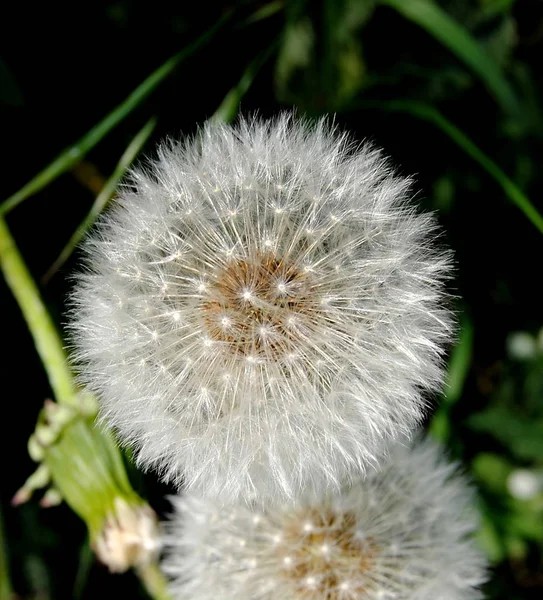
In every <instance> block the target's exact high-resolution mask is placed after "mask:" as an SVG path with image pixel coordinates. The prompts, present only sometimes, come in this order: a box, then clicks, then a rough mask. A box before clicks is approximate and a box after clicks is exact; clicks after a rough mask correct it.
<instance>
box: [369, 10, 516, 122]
mask: <svg viewBox="0 0 543 600" xmlns="http://www.w3.org/2000/svg"><path fill="white" fill-rule="evenodd" d="M381 4H386V5H388V6H390V7H392V8H394V9H395V10H397V11H398V12H399V13H400V14H401V15H403V16H404V17H405V18H406V19H409V20H410V21H412V22H413V23H416V24H417V25H419V26H420V27H422V28H423V29H425V30H426V31H427V32H428V33H429V34H430V35H432V36H434V37H435V38H436V39H437V40H439V41H440V42H441V43H442V44H443V45H444V46H446V47H447V48H448V49H449V50H450V51H451V52H453V53H454V54H455V55H456V57H457V58H458V59H459V60H461V61H462V62H463V63H464V64H466V65H467V66H468V67H469V68H470V69H471V70H472V71H473V72H474V73H475V74H476V75H477V76H478V77H479V79H481V81H482V82H483V83H484V84H485V86H486V87H487V88H488V90H489V91H490V93H491V94H493V96H494V97H495V98H496V101H497V102H498V104H499V105H500V106H501V108H502V109H503V110H504V111H505V112H506V113H508V114H509V115H514V116H517V115H519V114H520V104H519V101H518V98H517V97H516V94H515V92H514V91H513V89H512V88H511V86H510V85H509V83H508V81H507V80H506V79H505V77H504V75H503V73H502V71H501V70H500V68H499V67H498V65H497V64H496V63H495V62H494V61H493V60H492V59H491V58H490V57H489V56H488V55H487V54H486V53H485V52H484V50H483V49H482V48H481V46H480V45H479V43H478V42H477V40H476V39H474V38H473V36H472V35H471V34H470V32H469V31H468V30H467V29H466V28H465V27H464V26H462V25H461V24H460V23H457V22H456V21H454V19H452V18H451V17H450V16H449V15H448V14H447V13H446V12H445V11H444V10H443V9H442V8H440V7H439V6H438V5H437V4H436V3H435V2H433V1H432V0H381Z"/></svg>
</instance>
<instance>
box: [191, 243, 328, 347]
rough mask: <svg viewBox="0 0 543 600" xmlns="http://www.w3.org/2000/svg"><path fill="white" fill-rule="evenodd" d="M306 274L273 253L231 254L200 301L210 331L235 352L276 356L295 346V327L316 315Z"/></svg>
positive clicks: (313, 286)
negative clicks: (237, 257)
mask: <svg viewBox="0 0 543 600" xmlns="http://www.w3.org/2000/svg"><path fill="white" fill-rule="evenodd" d="M315 287H316V284H315V283H314V282H312V281H311V278H310V274H309V273H308V272H307V271H305V270H303V269H300V268H299V267H298V266H297V265H296V264H293V263H292V262H288V261H286V260H283V259H282V258H280V257H278V256H276V255H275V254H274V253H271V252H270V253H259V252H255V254H254V256H250V257H246V258H243V259H241V260H240V259H236V260H232V261H230V262H228V263H226V264H225V265H224V267H223V268H222V269H221V270H220V271H219V272H218V273H217V274H216V276H215V277H214V280H213V282H212V283H211V284H210V286H209V289H208V293H207V294H206V299H205V300H203V301H202V303H201V304H200V309H201V311H202V314H203V320H204V323H205V325H206V328H207V330H208V333H209V335H210V337H211V338H212V339H214V340H217V341H219V342H223V343H224V344H225V345H227V347H228V349H229V350H230V351H231V352H232V353H233V354H239V355H243V356H244V357H255V358H257V357H265V356H269V357H271V358H274V359H277V358H278V357H279V356H286V355H290V354H292V353H294V352H295V350H296V347H295V346H296V337H297V336H296V332H297V331H299V328H300V325H301V323H302V321H305V322H307V319H308V318H309V319H311V317H312V316H314V315H315V309H316V304H315V299H314V296H315V293H314V288H315Z"/></svg>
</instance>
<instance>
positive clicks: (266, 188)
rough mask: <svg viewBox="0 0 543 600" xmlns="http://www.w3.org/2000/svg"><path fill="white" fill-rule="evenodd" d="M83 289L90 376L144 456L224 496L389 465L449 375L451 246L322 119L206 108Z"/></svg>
mask: <svg viewBox="0 0 543 600" xmlns="http://www.w3.org/2000/svg"><path fill="white" fill-rule="evenodd" d="M132 183H133V186H132V187H131V186H128V185H127V186H125V188H124V190H122V191H121V192H120V194H119V198H118V200H117V202H116V206H115V208H113V209H112V210H111V211H110V212H109V214H107V215H106V216H105V217H104V218H103V219H102V222H101V225H100V226H99V228H98V230H97V231H96V232H95V233H94V235H93V236H91V237H90V239H89V240H88V241H87V244H86V270H85V272H84V273H82V274H80V275H79V276H78V286H77V289H76V291H75V293H74V296H73V316H74V318H73V327H72V329H73V344H74V346H75V357H76V359H77V361H78V363H79V364H80V369H81V376H82V380H83V382H84V383H85V384H86V385H87V386H88V388H89V389H90V390H91V391H92V392H94V393H96V395H97V396H98V397H99V400H100V402H101V410H102V415H103V416H104V417H105V418H107V420H108V421H109V422H110V423H111V424H112V425H114V426H115V427H116V428H117V429H118V431H119V433H120V435H121V437H122V438H123V440H124V441H126V442H129V443H132V444H133V445H134V446H135V449H136V454H137V458H138V460H139V463H140V464H141V465H143V466H154V467H155V468H157V469H158V470H159V471H160V473H161V474H162V475H163V476H164V478H165V479H168V480H174V481H176V482H177V483H180V482H181V481H183V482H184V483H185V484H186V486H187V487H188V488H189V489H191V490H194V491H197V492H199V493H202V494H204V495H206V496H210V497H220V498H221V499H222V500H223V501H225V502H227V501H232V500H235V499H239V498H243V499H255V500H258V501H262V502H267V501H273V500H283V499H291V500H292V499H295V498H297V497H298V496H299V495H300V494H301V491H302V490H308V489H313V490H314V491H315V493H317V494H319V493H320V492H321V491H322V490H323V489H328V488H335V489H339V482H340V481H345V480H346V479H349V477H351V476H355V475H354V474H356V476H358V474H359V473H360V472H365V471H366V470H368V469H371V468H373V467H374V466H375V465H376V464H377V463H378V462H379V460H380V459H381V458H382V455H383V454H384V452H385V448H386V447H387V446H388V443H389V442H390V441H391V440H393V439H395V438H399V437H401V436H403V435H409V434H410V432H411V431H412V430H413V429H414V428H415V427H416V426H417V424H418V423H419V421H420V420H421V418H422V416H423V414H424V409H425V405H426V402H427V400H426V398H425V396H424V392H428V391H435V390H437V389H439V388H440V386H441V384H442V379H443V373H442V368H441V357H442V352H443V347H444V345H445V343H446V342H447V341H448V339H449V335H450V314H449V312H448V311H447V310H446V309H445V308H444V307H443V295H444V289H443V281H444V278H445V277H446V276H447V274H448V271H449V266H450V265H449V255H448V253H446V252H445V253H444V252H440V251H438V250H437V249H436V247H435V245H434V238H435V236H436V223H435V220H434V218H433V217H432V216H431V215H428V214H417V212H416V211H415V210H414V207H413V205H412V203H410V202H409V187H410V181H409V180H408V179H405V178H402V177H399V176H397V175H395V174H394V173H393V171H392V169H391V166H390V164H389V162H388V161H387V160H386V159H385V158H384V157H383V155H382V154H381V152H380V151H378V150H376V149H374V148H371V147H369V146H367V145H363V146H359V147H356V146H355V145H353V144H352V142H351V141H350V140H349V138H348V137H346V136H345V135H340V134H339V133H337V132H336V130H335V129H333V128H331V127H329V126H328V125H327V124H326V122H325V121H320V122H318V123H317V124H316V125H315V126H314V127H311V126H310V125H308V124H307V123H305V122H300V121H297V120H294V119H292V118H290V117H288V116H283V117H281V118H279V119H277V120H275V121H263V122H261V121H257V120H254V121H241V122H240V124H239V125H238V126H237V127H230V126H225V125H218V124H211V123H209V124H207V125H205V126H204V127H203V129H202V130H201V132H200V135H199V137H198V138H197V139H195V140H192V141H189V142H187V143H179V144H177V143H173V142H168V143H165V144H163V145H162V146H161V147H160V149H159V156H158V159H157V160H156V161H155V162H153V163H151V164H150V165H149V166H148V167H147V168H144V169H140V170H138V171H136V172H135V173H133V181H132Z"/></svg>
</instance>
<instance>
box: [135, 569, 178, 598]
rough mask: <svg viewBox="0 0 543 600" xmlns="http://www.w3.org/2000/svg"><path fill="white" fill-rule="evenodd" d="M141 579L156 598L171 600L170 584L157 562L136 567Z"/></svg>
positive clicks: (152, 596)
mask: <svg viewBox="0 0 543 600" xmlns="http://www.w3.org/2000/svg"><path fill="white" fill-rule="evenodd" d="M136 572H137V575H138V577H139V580H140V581H141V582H142V584H143V586H144V587H145V589H146V591H147V593H148V594H149V596H151V598H153V599H154V600H171V596H170V594H169V593H168V584H167V581H166V578H165V577H164V575H163V574H162V571H161V570H160V569H159V567H158V565H157V564H156V563H151V564H149V565H147V566H145V567H139V568H138V569H136Z"/></svg>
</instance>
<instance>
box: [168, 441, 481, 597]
mask: <svg viewBox="0 0 543 600" xmlns="http://www.w3.org/2000/svg"><path fill="white" fill-rule="evenodd" d="M470 500H471V494H470V492H469V489H468V487H467V486H466V482H465V481H464V479H463V478H462V477H461V476H460V475H459V474H458V473H457V472H456V468H455V467H454V465H451V464H447V462H446V461H445V460H444V458H443V456H442V454H441V451H440V449H439V448H438V447H437V446H436V445H434V444H433V443H430V442H429V441H427V442H424V443H422V444H421V445H418V446H415V447H414V448H413V449H412V450H407V449H405V448H401V449H397V450H396V451H395V452H393V454H392V457H391V459H390V461H389V462H388V463H387V464H386V465H385V466H384V469H383V470H382V471H381V472H379V473H377V474H372V475H370V476H369V477H368V478H367V479H366V480H364V481H363V482H358V483H355V484H354V485H353V486H352V487H350V488H347V489H345V490H343V491H342V492H341V493H339V494H337V495H330V494H329V495H326V496H324V497H323V498H321V499H320V500H318V501H317V500H315V499H314V498H312V499H311V500H310V501H308V502H307V503H304V502H301V503H300V504H298V505H297V506H296V507H292V506H291V505H285V506H284V507H283V508H278V507H274V508H272V509H269V510H265V511H263V512H251V511H250V510H249V509H247V508H244V507H240V506H238V507H236V508H233V509H232V508H228V509H226V508H221V506H220V505H218V504H216V503H213V502H212V501H211V500H204V499H200V498H198V497H195V496H192V495H189V496H187V497H182V498H178V499H175V501H174V506H175V509H176V512H175V513H174V515H173V517H172V520H171V521H170V523H169V527H168V534H167V537H166V557H165V559H164V562H163V565H162V568H163V570H164V572H165V573H166V574H167V575H168V576H169V577H170V578H171V585H170V589H171V593H172V597H173V599H174V600H181V599H185V598H198V599H199V600H215V599H217V598H221V600H234V599H235V600H284V599H285V598H288V599H289V600H323V599H325V598H326V599H327V600H383V599H390V600H392V599H394V600H437V599H440V600H474V599H476V598H480V597H481V594H480V593H479V591H478V586H479V585H480V584H481V583H482V582H483V581H484V580H485V560H484V558H483V555H482V553H480V552H479V551H478V550H477V549H476V548H475V546H474V543H473V540H472V539H471V535H472V534H473V533H474V531H475V529H476V519H475V518H474V515H473V514H472V512H471V508H470Z"/></svg>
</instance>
